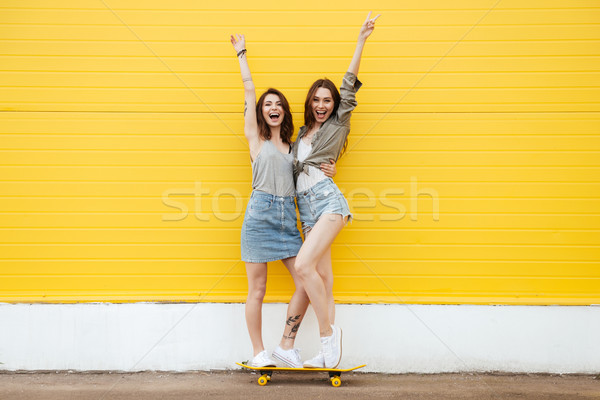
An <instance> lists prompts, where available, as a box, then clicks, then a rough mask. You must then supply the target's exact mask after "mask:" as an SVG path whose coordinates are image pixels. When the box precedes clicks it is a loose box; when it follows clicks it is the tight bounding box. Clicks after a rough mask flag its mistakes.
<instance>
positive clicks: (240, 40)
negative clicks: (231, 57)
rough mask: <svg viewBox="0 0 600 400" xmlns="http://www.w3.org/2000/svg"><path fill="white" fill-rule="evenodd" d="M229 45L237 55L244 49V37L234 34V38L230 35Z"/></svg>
mask: <svg viewBox="0 0 600 400" xmlns="http://www.w3.org/2000/svg"><path fill="white" fill-rule="evenodd" d="M231 44H232V45H233V48H234V49H235V52H236V53H239V52H240V51H241V50H244V49H245V48H246V36H244V35H239V34H235V36H234V35H231Z"/></svg>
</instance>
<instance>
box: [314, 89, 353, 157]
mask: <svg viewBox="0 0 600 400" xmlns="http://www.w3.org/2000/svg"><path fill="white" fill-rule="evenodd" d="M319 88H325V89H329V91H330V92H331V97H332V98H333V111H332V112H331V115H330V116H329V118H331V117H332V116H333V115H335V113H337V109H338V107H339V106H340V101H341V100H342V96H340V92H339V91H338V88H337V87H336V86H335V83H333V82H332V81H331V80H329V79H327V78H324V79H317V80H316V81H315V83H313V84H312V86H311V87H310V89H308V93H307V95H306V100H305V101H304V125H306V130H307V131H310V130H311V129H312V128H314V126H315V123H316V122H317V120H316V119H315V116H314V114H313V112H312V101H313V98H314V97H315V93H317V90H318V89H319ZM347 147H348V139H347V138H346V141H345V142H344V147H343V148H342V151H341V152H340V154H339V155H340V156H341V155H342V154H344V152H346V148H347Z"/></svg>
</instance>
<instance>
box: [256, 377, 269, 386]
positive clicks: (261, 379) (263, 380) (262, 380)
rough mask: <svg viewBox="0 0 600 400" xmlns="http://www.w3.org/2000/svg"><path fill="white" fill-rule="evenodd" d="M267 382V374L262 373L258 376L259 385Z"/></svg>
mask: <svg viewBox="0 0 600 400" xmlns="http://www.w3.org/2000/svg"><path fill="white" fill-rule="evenodd" d="M267 382H269V376H268V375H263V376H261V377H260V378H258V384H259V385H260V386H265V385H266V384H267Z"/></svg>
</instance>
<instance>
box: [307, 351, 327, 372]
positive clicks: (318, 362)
mask: <svg viewBox="0 0 600 400" xmlns="http://www.w3.org/2000/svg"><path fill="white" fill-rule="evenodd" d="M304 368H325V361H324V360H323V352H322V351H319V354H317V355H316V356H315V357H314V358H311V359H310V360H306V361H304Z"/></svg>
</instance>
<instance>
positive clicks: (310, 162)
mask: <svg viewBox="0 0 600 400" xmlns="http://www.w3.org/2000/svg"><path fill="white" fill-rule="evenodd" d="M378 17H379V15H378V16H376V17H375V18H372V19H371V13H369V15H368V16H367V19H366V20H365V22H364V23H363V25H362V27H361V29H360V33H359V35H358V41H357V44H356V50H355V52H354V56H353V57H352V61H351V62H350V67H349V68H348V72H346V74H345V75H344V79H343V81H342V85H341V87H340V92H341V95H340V93H339V92H338V90H337V88H336V87H335V84H334V83H333V82H331V81H330V80H329V79H319V80H317V81H316V82H315V83H314V84H313V85H312V87H311V88H310V89H309V91H308V94H307V96H306V101H305V103H304V124H305V125H304V126H303V127H302V128H300V132H299V133H298V138H297V139H296V142H295V143H294V146H293V154H294V178H295V179H296V196H297V201H298V210H299V211H300V220H301V221H302V229H303V231H304V244H303V245H302V248H301V249H300V252H299V253H298V256H297V257H296V264H295V267H296V271H297V273H298V277H299V278H300V280H301V281H302V284H303V285H304V289H305V290H306V293H307V294H308V297H309V299H310V303H311V304H312V306H313V309H314V311H315V314H316V316H317V320H318V323H319V332H320V336H321V350H320V351H319V354H318V355H317V356H315V357H314V358H312V359H310V360H307V361H305V362H304V366H305V367H310V368H335V367H337V366H338V364H339V363H340V360H341V357H342V330H341V329H340V328H339V327H338V326H336V325H334V322H335V306H334V301H333V272H332V267H331V244H332V243H333V241H334V239H335V238H336V236H337V235H338V233H339V232H340V231H341V230H342V228H343V227H344V225H345V224H346V222H347V220H348V219H349V218H352V215H351V214H350V209H349V207H348V202H347V201H346V199H345V198H344V196H343V194H342V193H341V192H340V190H339V189H338V187H337V186H336V184H335V183H334V182H333V180H332V179H331V178H328V177H327V176H325V175H324V174H323V173H322V172H321V171H319V169H318V168H317V167H318V166H319V165H320V164H321V163H323V162H327V161H328V160H330V159H334V160H337V159H338V157H339V155H340V154H341V153H342V152H343V150H344V149H345V148H346V146H347V144H348V134H349V133H350V117H351V115H352V110H354V108H355V107H356V105H357V102H356V98H355V95H356V92H357V91H358V89H359V88H360V86H361V85H362V84H361V82H360V81H359V80H358V79H357V78H356V76H357V74H358V67H359V64H360V60H361V57H362V50H363V47H364V45H365V43H366V40H367V38H368V37H369V36H370V35H371V33H372V32H373V30H374V28H375V20H376V19H377V18H378Z"/></svg>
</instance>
